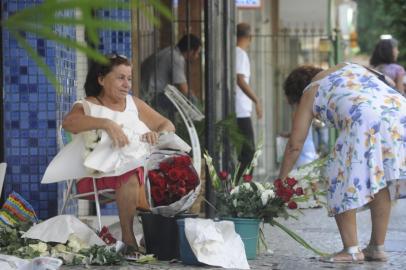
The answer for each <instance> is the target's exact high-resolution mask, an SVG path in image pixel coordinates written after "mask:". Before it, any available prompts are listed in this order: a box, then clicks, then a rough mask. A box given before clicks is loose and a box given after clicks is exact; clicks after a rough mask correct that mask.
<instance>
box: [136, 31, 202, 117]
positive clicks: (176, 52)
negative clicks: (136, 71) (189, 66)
mask: <svg viewBox="0 0 406 270" xmlns="http://www.w3.org/2000/svg"><path fill="white" fill-rule="evenodd" d="M201 46H202V44H201V41H200V39H199V38H198V37H197V36H195V35H193V34H188V35H184V36H183V37H182V38H181V39H180V40H179V42H178V43H177V45H176V46H175V47H166V48H164V49H162V50H160V51H158V52H157V53H155V54H153V55H151V56H149V57H148V58H147V59H145V60H144V61H143V63H142V64H141V97H142V98H143V99H144V100H145V101H146V102H148V103H149V104H151V105H152V106H153V107H154V108H155V109H157V110H158V111H159V112H161V113H163V114H164V115H165V116H167V117H168V118H170V119H171V120H173V116H174V113H175V111H176V108H175V107H174V106H173V104H172V103H171V101H170V100H169V99H168V98H167V97H166V96H165V94H164V89H165V87H166V85H168V84H171V85H174V86H175V87H176V88H178V89H179V90H180V91H181V92H182V94H184V95H185V96H187V97H190V98H191V99H192V101H194V100H195V99H196V95H195V94H194V93H193V92H192V91H191V90H190V88H189V85H188V82H187V78H186V61H188V62H189V63H190V62H193V61H195V60H196V59H198V58H199V55H200V51H201Z"/></svg>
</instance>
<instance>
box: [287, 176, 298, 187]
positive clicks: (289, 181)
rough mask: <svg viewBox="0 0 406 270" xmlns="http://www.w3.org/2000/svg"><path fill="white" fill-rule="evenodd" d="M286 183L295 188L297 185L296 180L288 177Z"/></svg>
mask: <svg viewBox="0 0 406 270" xmlns="http://www.w3.org/2000/svg"><path fill="white" fill-rule="evenodd" d="M286 183H288V185H289V186H290V187H293V186H294V185H296V184H297V181H296V179H295V178H290V177H288V178H286Z"/></svg>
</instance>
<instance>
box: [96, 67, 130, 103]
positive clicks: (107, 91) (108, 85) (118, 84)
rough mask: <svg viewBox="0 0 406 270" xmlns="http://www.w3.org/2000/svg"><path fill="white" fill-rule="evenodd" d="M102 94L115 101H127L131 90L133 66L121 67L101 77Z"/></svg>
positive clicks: (114, 68)
mask: <svg viewBox="0 0 406 270" xmlns="http://www.w3.org/2000/svg"><path fill="white" fill-rule="evenodd" d="M99 84H100V85H101V86H102V87H103V90H102V93H103V94H104V95H107V96H109V97H111V98H113V99H116V100H120V99H125V98H126V96H127V95H128V92H129V91H130V89H131V66H126V65H119V66H115V67H113V69H112V70H111V71H110V72H109V73H107V75H105V76H103V77H99Z"/></svg>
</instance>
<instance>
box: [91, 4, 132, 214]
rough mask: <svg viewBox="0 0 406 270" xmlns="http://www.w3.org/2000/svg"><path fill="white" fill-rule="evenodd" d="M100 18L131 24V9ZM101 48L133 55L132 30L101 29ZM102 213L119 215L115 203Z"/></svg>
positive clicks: (106, 13) (101, 13)
mask: <svg viewBox="0 0 406 270" xmlns="http://www.w3.org/2000/svg"><path fill="white" fill-rule="evenodd" d="M96 15H97V16H98V17H100V18H108V19H114V20H119V21H124V22H128V24H131V12H130V11H129V10H122V9H112V10H100V11H98V12H97V14H96ZM99 50H100V51H101V52H103V53H105V54H109V53H112V52H116V53H118V54H123V55H125V56H127V57H131V32H130V31H112V30H105V31H100V45H99ZM101 212H102V215H117V207H116V204H115V203H111V204H106V205H103V206H102V209H101Z"/></svg>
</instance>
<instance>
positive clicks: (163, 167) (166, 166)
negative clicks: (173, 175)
mask: <svg viewBox="0 0 406 270" xmlns="http://www.w3.org/2000/svg"><path fill="white" fill-rule="evenodd" d="M159 169H160V170H161V171H163V172H166V173H167V172H169V170H170V169H171V165H170V164H169V163H168V162H161V163H160V164H159Z"/></svg>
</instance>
